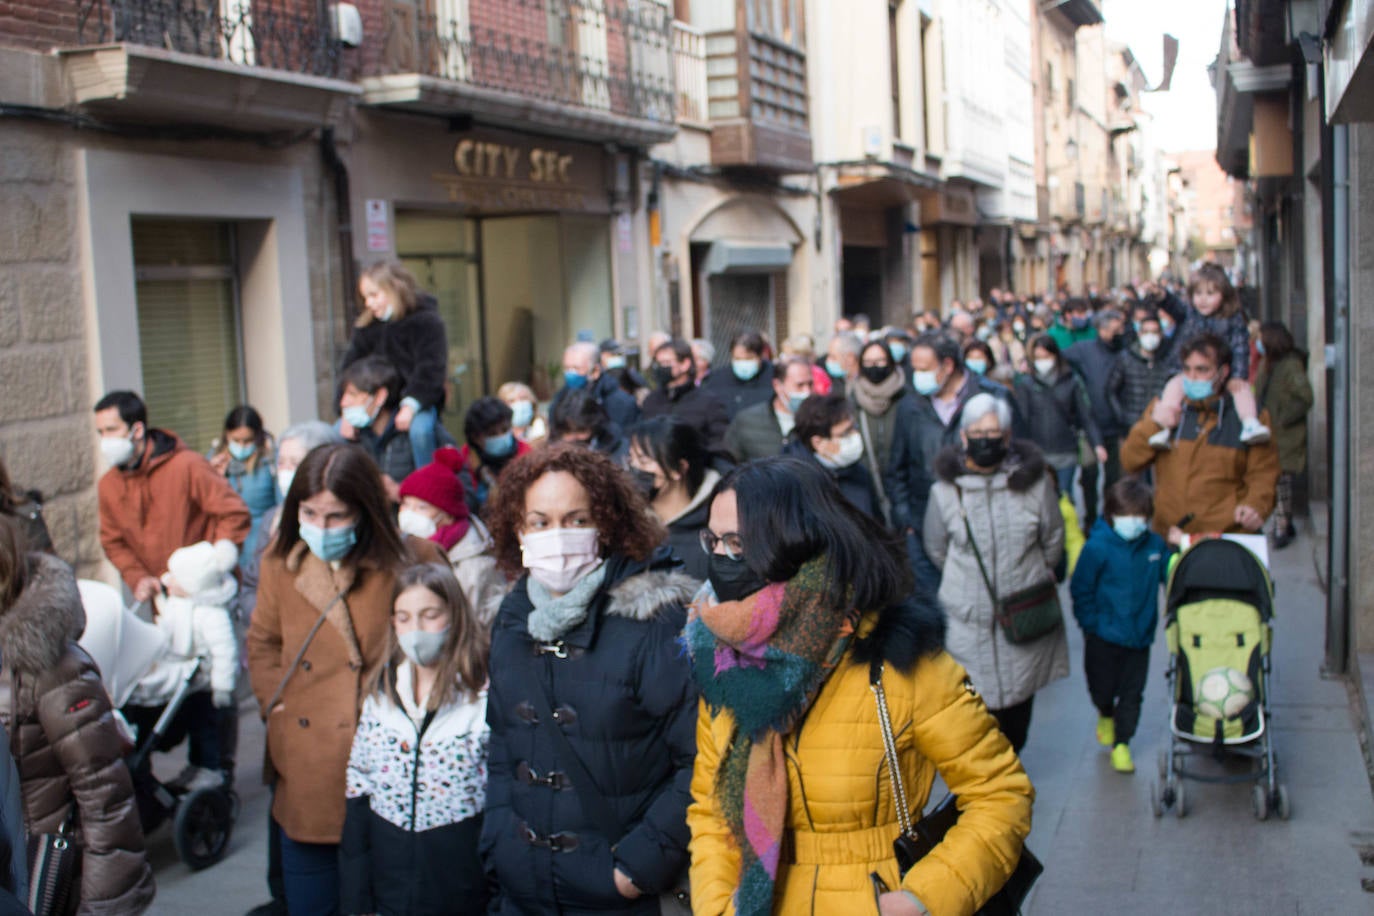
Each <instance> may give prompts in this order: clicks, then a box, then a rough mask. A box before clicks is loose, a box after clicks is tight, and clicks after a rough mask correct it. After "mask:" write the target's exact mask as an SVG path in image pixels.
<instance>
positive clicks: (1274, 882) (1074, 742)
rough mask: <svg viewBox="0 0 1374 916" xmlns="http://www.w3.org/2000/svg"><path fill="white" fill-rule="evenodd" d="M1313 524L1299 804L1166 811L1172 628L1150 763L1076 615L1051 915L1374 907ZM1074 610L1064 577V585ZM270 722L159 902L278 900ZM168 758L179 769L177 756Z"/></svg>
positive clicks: (1042, 755)
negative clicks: (1156, 807)
mask: <svg viewBox="0 0 1374 916" xmlns="http://www.w3.org/2000/svg"><path fill="white" fill-rule="evenodd" d="M1312 549H1313V543H1312V540H1311V538H1310V536H1308V535H1307V534H1306V533H1304V535H1303V536H1302V537H1301V538H1299V540H1298V541H1296V542H1295V543H1294V544H1293V545H1292V546H1290V547H1289V548H1288V549H1286V550H1284V551H1281V552H1276V553H1275V554H1273V561H1274V569H1273V573H1274V580H1275V582H1276V583H1278V596H1277V600H1278V605H1277V606H1278V612H1277V617H1276V629H1275V636H1274V656H1273V658H1274V674H1273V681H1272V689H1273V695H1274V703H1273V710H1274V729H1275V741H1276V749H1277V753H1278V754H1279V755H1280V757H1279V768H1280V778H1281V780H1282V781H1284V782H1285V783H1287V785H1288V791H1289V793H1290V795H1291V798H1292V805H1293V816H1292V819H1291V820H1290V821H1287V822H1284V821H1280V820H1278V818H1276V817H1273V816H1271V817H1270V819H1269V820H1268V821H1266V822H1264V823H1260V822H1257V821H1256V820H1255V818H1254V815H1253V814H1252V813H1251V808H1250V786H1249V784H1244V785H1233V786H1219V785H1205V784H1202V783H1197V782H1191V781H1190V782H1188V783H1187V793H1188V814H1187V816H1186V817H1185V818H1183V819H1182V820H1179V819H1178V818H1177V817H1176V815H1175V814H1174V812H1173V811H1168V812H1166V813H1165V815H1164V817H1163V818H1162V819H1160V820H1156V819H1155V818H1154V817H1153V816H1152V815H1151V813H1150V803H1149V787H1150V784H1151V783H1152V782H1153V781H1154V779H1155V773H1156V753H1157V751H1158V750H1159V749H1161V748H1162V747H1163V746H1164V744H1163V736H1164V734H1165V725H1166V722H1165V717H1166V708H1167V707H1166V705H1165V703H1166V701H1165V690H1164V686H1165V685H1164V677H1163V671H1164V665H1165V654H1164V651H1163V649H1162V646H1163V641H1164V637H1163V632H1162V630H1161V633H1160V637H1159V641H1158V642H1157V643H1156V646H1155V649H1154V651H1153V653H1152V655H1151V665H1150V667H1151V674H1150V681H1149V686H1148V688H1147V691H1146V696H1145V708H1144V712H1143V715H1142V719H1141V724H1140V733H1139V734H1138V735H1137V736H1136V740H1135V741H1134V742H1133V750H1134V752H1135V760H1136V767H1137V771H1136V773H1135V775H1134V776H1129V777H1128V776H1122V775H1120V774H1118V773H1115V772H1113V771H1112V769H1111V766H1110V764H1109V763H1108V759H1107V757H1108V755H1107V752H1106V750H1105V749H1103V748H1100V747H1098V745H1097V742H1096V740H1095V738H1094V735H1093V723H1094V713H1093V710H1092V707H1091V705H1090V704H1089V702H1088V696H1087V689H1086V687H1085V686H1084V682H1083V675H1082V664H1081V653H1082V638H1081V636H1080V635H1079V633H1078V630H1077V628H1076V627H1074V628H1071V630H1070V645H1071V647H1072V651H1073V656H1072V658H1073V663H1072V664H1073V673H1072V674H1071V675H1070V676H1069V678H1068V679H1067V680H1064V681H1060V682H1058V683H1056V684H1054V685H1052V686H1051V687H1049V688H1047V689H1046V690H1044V691H1042V692H1041V693H1040V694H1039V695H1038V696H1037V698H1036V705H1035V718H1034V720H1033V722H1032V725H1031V737H1030V742H1029V743H1028V744H1027V746H1026V750H1025V753H1024V755H1023V759H1024V761H1025V764H1026V769H1027V770H1028V771H1029V772H1030V774H1031V777H1032V778H1033V779H1034V780H1035V786H1036V790H1037V792H1038V797H1037V799H1036V804H1035V823H1034V827H1033V829H1032V831H1031V836H1030V841H1029V842H1030V846H1031V848H1032V849H1034V850H1035V852H1036V854H1037V855H1039V856H1040V858H1041V859H1042V861H1044V863H1045V874H1044V876H1043V877H1042V878H1041V880H1040V882H1039V884H1038V886H1037V887H1036V889H1035V891H1034V893H1033V894H1032V896H1031V898H1030V903H1029V906H1028V908H1027V910H1026V913H1027V916H1050V914H1080V913H1081V914H1090V913H1108V912H1110V913H1112V914H1113V916H1133V914H1142V916H1143V914H1158V913H1190V912H1206V913H1209V914H1218V916H1222V914H1241V913H1246V914H1251V913H1259V914H1279V913H1283V914H1319V913H1320V914H1336V913H1368V912H1372V911H1374V895H1371V894H1369V893H1366V892H1364V891H1362V890H1361V887H1360V882H1361V879H1374V867H1363V866H1362V865H1361V862H1360V856H1359V852H1358V850H1357V847H1358V846H1360V845H1364V846H1365V847H1367V848H1374V797H1371V793H1370V786H1369V781H1368V779H1367V777H1366V774H1365V769H1364V762H1363V759H1362V758H1361V756H1360V750H1359V745H1358V743H1357V740H1356V735H1355V731H1354V729H1353V727H1352V725H1351V721H1352V720H1351V716H1350V711H1349V706H1348V703H1347V699H1346V692H1345V687H1344V685H1343V684H1342V683H1341V682H1340V681H1329V680H1323V679H1322V677H1321V676H1320V672H1319V667H1320V664H1321V657H1322V632H1323V630H1322V620H1321V613H1322V608H1323V607H1324V603H1323V599H1322V594H1321V592H1320V590H1319V588H1318V584H1317V579H1316V576H1315V573H1314V570H1313V564H1312ZM1064 600H1065V602H1066V604H1065V607H1066V609H1067V607H1068V604H1067V600H1068V595H1067V590H1066V591H1065V594H1064ZM262 734H263V732H262V728H261V727H260V726H259V725H258V724H257V721H256V718H255V716H254V714H253V712H252V711H251V709H250V708H248V707H245V712H244V716H243V738H242V745H241V747H240V753H239V760H240V767H239V775H238V786H239V794H240V797H241V798H242V800H243V813H242V815H241V817H240V818H239V822H238V826H237V828H236V830H235V835H234V839H233V846H232V850H231V852H230V854H229V856H228V857H227V858H226V859H225V860H224V861H223V862H221V863H220V864H219V865H217V866H215V867H213V868H211V869H208V870H206V871H204V872H200V873H194V874H193V873H191V872H189V871H188V870H187V868H186V867H185V866H184V865H182V864H181V863H180V862H179V861H177V858H176V852H175V850H174V849H173V848H172V842H171V837H170V833H169V832H168V831H167V830H165V829H164V830H162V831H160V832H159V833H158V834H156V835H155V836H154V837H153V838H152V840H151V841H150V845H151V851H152V856H153V860H154V865H155V868H156V869H157V881H158V897H157V903H156V904H155V905H154V907H153V910H152V912H155V913H166V914H188V913H194V914H197V916H242V914H243V913H244V912H246V911H247V910H248V909H249V908H250V907H252V906H254V905H256V904H258V903H260V902H262V901H264V900H266V884H265V882H264V874H265V869H266V862H267V839H266V829H265V827H264V825H265V823H266V816H267V815H266V811H267V792H266V790H265V788H264V787H263V786H262V785H261V783H260V780H259V778H258V775H259V768H258V761H259V760H260V759H261V756H262ZM161 763H162V764H163V766H162V767H161V769H162V770H164V771H165V772H169V773H175V772H176V766H175V765H173V764H172V763H171V762H170V761H165V760H164V761H161Z"/></svg>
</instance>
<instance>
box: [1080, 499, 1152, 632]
mask: <svg viewBox="0 0 1374 916" xmlns="http://www.w3.org/2000/svg"><path fill="white" fill-rule="evenodd" d="M1168 570H1169V548H1168V545H1166V544H1165V543H1164V538H1162V537H1160V536H1159V535H1157V534H1155V533H1154V532H1153V531H1147V532H1145V534H1144V535H1142V536H1141V537H1138V538H1136V539H1135V540H1134V541H1128V540H1125V539H1124V538H1122V537H1121V535H1119V534H1117V533H1116V531H1115V530H1113V528H1112V526H1111V525H1109V524H1107V520H1106V519H1101V518H1099V519H1098V520H1097V523H1096V524H1095V525H1093V530H1092V533H1091V534H1089V536H1088V542H1087V543H1086V544H1084V545H1083V551H1082V552H1081V553H1080V554H1079V555H1078V565H1077V566H1075V567H1074V569H1073V578H1072V579H1070V580H1069V594H1070V595H1072V596H1073V616H1074V617H1076V618H1078V625H1079V626H1080V627H1082V628H1083V632H1085V633H1091V634H1092V635H1094V636H1096V637H1097V638H1098V639H1101V640H1103V641H1104V642H1109V643H1111V644H1112V645H1114V646H1125V647H1126V648H1128V649H1148V648H1149V647H1150V644H1151V643H1153V642H1154V641H1155V629H1156V627H1155V624H1156V623H1157V622H1158V619H1159V586H1160V585H1161V584H1163V583H1164V582H1165V581H1166V580H1167V579H1168V577H1169V573H1168Z"/></svg>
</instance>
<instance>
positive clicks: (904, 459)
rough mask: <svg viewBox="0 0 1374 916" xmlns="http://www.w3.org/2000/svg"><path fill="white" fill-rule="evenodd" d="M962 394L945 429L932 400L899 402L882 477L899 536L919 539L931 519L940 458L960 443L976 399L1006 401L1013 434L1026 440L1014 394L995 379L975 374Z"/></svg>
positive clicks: (922, 397)
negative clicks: (906, 534)
mask: <svg viewBox="0 0 1374 916" xmlns="http://www.w3.org/2000/svg"><path fill="white" fill-rule="evenodd" d="M964 378H965V379H966V381H965V383H964V387H963V390H962V391H960V393H959V407H958V409H957V410H955V411H954V416H953V417H951V418H950V421H949V425H948V426H946V425H945V424H944V423H943V422H941V420H940V415H939V414H937V413H936V412H935V407H934V405H932V404H931V403H930V398H928V397H926V396H925V395H921V394H916V393H915V392H912V393H911V394H910V395H908V396H907V397H904V398H902V399H901V400H899V401H898V402H897V407H896V410H897V417H896V425H895V431H894V433H893V438H892V452H891V455H890V456H889V458H888V464H887V470H886V471H885V472H884V475H883V488H884V489H885V490H886V491H887V498H888V499H889V500H891V502H892V527H893V529H895V530H896V531H898V532H902V531H906V530H907V529H908V528H910V529H914V530H915V531H916V532H917V533H918V536H919V532H920V530H921V524H922V521H923V520H924V519H925V517H926V500H927V498H928V497H929V496H930V487H931V485H932V484H933V483H935V456H936V455H938V454H939V453H940V449H942V448H944V447H945V446H947V445H954V444H956V443H957V442H958V441H959V421H960V419H961V418H962V417H963V415H964V405H965V404H967V403H968V402H969V399H970V398H972V397H973V396H974V395H977V394H990V395H992V396H993V397H995V398H998V399H1000V400H1003V401H1006V402H1007V403H1008V404H1009V405H1010V406H1011V409H1012V431H1013V432H1014V434H1015V435H1018V436H1019V435H1021V433H1020V429H1021V426H1022V420H1021V417H1020V415H1019V413H1018V411H1017V407H1016V402H1015V401H1014V400H1013V399H1012V397H1011V392H1010V391H1008V390H1007V389H1006V388H1005V387H1004V386H1002V385H999V384H997V383H996V382H994V381H992V380H991V379H988V378H984V377H983V376H981V375H978V374H977V373H974V372H966V373H964Z"/></svg>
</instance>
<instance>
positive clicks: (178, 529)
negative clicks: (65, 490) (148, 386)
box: [95, 391, 252, 601]
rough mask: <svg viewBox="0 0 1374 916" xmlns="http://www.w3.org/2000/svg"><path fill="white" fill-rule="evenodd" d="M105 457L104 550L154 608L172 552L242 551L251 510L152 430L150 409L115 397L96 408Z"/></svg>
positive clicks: (170, 437)
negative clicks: (222, 545) (229, 546)
mask: <svg viewBox="0 0 1374 916" xmlns="http://www.w3.org/2000/svg"><path fill="white" fill-rule="evenodd" d="M95 431H96V434H97V435H99V436H100V453H101V455H102V456H103V457H104V458H105V461H106V463H107V464H109V465H110V469H109V470H108V471H107V472H105V474H104V476H102V477H101V478H100V482H99V484H98V485H97V491H98V494H99V500H100V545H101V547H103V548H104V549H105V555H106V556H107V557H109V558H110V562H111V563H113V564H114V565H115V568H117V569H118V570H119V574H120V576H122V577H123V579H124V582H125V583H126V584H127V585H128V586H129V589H130V590H131V591H132V592H133V595H134V600H135V601H147V600H149V599H151V598H152V597H153V595H154V594H156V593H157V592H158V591H159V590H160V589H161V588H162V582H161V578H160V577H161V575H162V574H163V573H164V572H166V571H167V558H168V557H170V556H171V555H172V552H173V551H175V550H177V549H179V548H181V547H186V546H188V545H190V544H195V543H198V542H200V541H210V542H212V543H213V542H216V541H230V542H232V543H233V545H234V547H235V549H237V548H240V547H242V546H243V541H244V538H246V537H247V536H248V529H249V527H250V525H251V522H252V519H251V517H250V516H249V513H248V507H247V506H245V505H244V504H243V500H242V499H240V498H239V496H238V494H237V493H235V492H234V490H233V488H232V487H230V486H229V483H228V481H226V480H225V479H224V477H223V476H222V475H220V474H218V473H216V472H215V470H214V468H212V467H210V462H208V461H206V460H205V459H204V458H203V457H201V455H200V453H199V452H196V451H195V450H193V449H190V448H188V447H187V446H186V444H185V443H183V442H182V441H181V440H180V439H179V438H177V436H176V435H175V434H174V433H169V432H164V431H163V430H160V429H152V428H151V427H149V426H148V408H147V407H146V406H145V405H144V403H143V399H142V398H140V397H139V396H138V395H136V394H134V393H133V392H132V391H112V392H110V393H109V394H107V395H105V396H104V397H103V398H101V399H100V401H99V402H98V403H96V405H95Z"/></svg>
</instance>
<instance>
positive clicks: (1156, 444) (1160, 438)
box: [1149, 429, 1173, 452]
mask: <svg viewBox="0 0 1374 916" xmlns="http://www.w3.org/2000/svg"><path fill="white" fill-rule="evenodd" d="M1172 432H1173V430H1171V429H1161V430H1160V431H1159V432H1157V433H1155V434H1154V435H1153V436H1151V437H1150V438H1149V443H1150V448H1157V449H1159V450H1160V451H1162V452H1167V451H1168V450H1169V448H1170V445H1169V435H1170V434H1171V433H1172Z"/></svg>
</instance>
